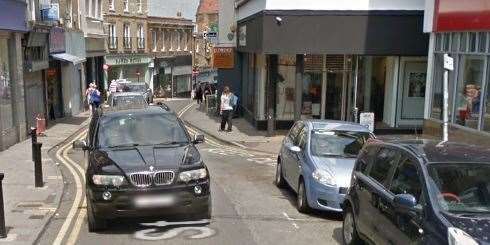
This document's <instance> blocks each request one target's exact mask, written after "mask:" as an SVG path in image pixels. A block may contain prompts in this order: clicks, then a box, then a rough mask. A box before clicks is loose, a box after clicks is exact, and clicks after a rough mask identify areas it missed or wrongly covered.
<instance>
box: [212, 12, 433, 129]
mask: <svg viewBox="0 0 490 245" xmlns="http://www.w3.org/2000/svg"><path fill="white" fill-rule="evenodd" d="M422 28H423V11H300V10H287V11H282V10H281V11H279V10H274V11H272V10H264V11H261V12H259V13H257V14H254V15H253V16H250V17H248V18H245V19H242V20H240V21H239V22H238V25H237V35H238V36H237V55H236V59H237V60H236V62H235V69H233V70H220V71H219V74H218V76H219V78H218V79H219V82H220V83H221V84H220V85H221V86H223V85H224V84H227V85H231V87H232V89H233V90H234V92H235V93H236V94H238V95H239V98H240V105H241V108H242V112H243V115H244V117H245V118H247V119H248V120H249V121H250V122H251V123H252V124H254V126H255V127H257V128H259V129H263V130H265V129H266V128H267V120H266V119H267V118H268V116H269V115H270V116H272V118H273V119H274V125H275V128H277V129H285V128H289V127H290V126H291V124H292V123H293V122H294V121H296V120H299V119H308V118H318V119H335V120H345V121H355V120H356V118H358V116H359V113H360V112H363V111H365V112H374V113H375V121H376V128H378V129H413V128H414V127H420V126H421V125H422V122H423V118H424V114H423V110H420V108H419V109H414V108H417V107H420V106H422V108H423V106H424V100H425V76H426V70H427V58H426V56H427V50H428V42H429V41H428V40H429V39H428V38H429V37H428V35H426V34H424V33H423V31H422Z"/></svg>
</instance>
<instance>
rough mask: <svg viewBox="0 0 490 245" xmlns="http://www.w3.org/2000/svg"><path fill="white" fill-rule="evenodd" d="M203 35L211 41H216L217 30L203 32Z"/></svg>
mask: <svg viewBox="0 0 490 245" xmlns="http://www.w3.org/2000/svg"><path fill="white" fill-rule="evenodd" d="M203 37H204V39H207V40H208V41H209V42H211V43H218V32H205V33H203Z"/></svg>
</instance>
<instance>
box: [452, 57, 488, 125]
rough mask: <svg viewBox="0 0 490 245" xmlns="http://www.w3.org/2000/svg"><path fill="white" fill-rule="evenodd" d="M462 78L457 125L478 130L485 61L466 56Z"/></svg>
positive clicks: (461, 71) (459, 90)
mask: <svg viewBox="0 0 490 245" xmlns="http://www.w3.org/2000/svg"><path fill="white" fill-rule="evenodd" d="M462 62H463V64H462V65H461V70H460V74H461V78H460V81H459V83H458V88H457V95H456V123H457V124H459V125H463V126H466V127H470V128H474V129H477V128H478V123H479V120H480V109H481V103H482V101H481V98H482V96H481V95H482V91H481V88H482V82H483V72H484V60H483V58H482V57H477V56H464V57H463V59H462Z"/></svg>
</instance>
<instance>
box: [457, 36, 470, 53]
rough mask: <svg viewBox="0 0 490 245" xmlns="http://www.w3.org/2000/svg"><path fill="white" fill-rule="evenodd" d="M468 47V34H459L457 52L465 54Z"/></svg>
mask: <svg viewBox="0 0 490 245" xmlns="http://www.w3.org/2000/svg"><path fill="white" fill-rule="evenodd" d="M467 47H468V33H461V39H460V42H459V51H461V52H466V50H467Z"/></svg>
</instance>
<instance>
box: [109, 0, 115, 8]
mask: <svg viewBox="0 0 490 245" xmlns="http://www.w3.org/2000/svg"><path fill="white" fill-rule="evenodd" d="M114 1H115V0H109V10H114Z"/></svg>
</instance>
